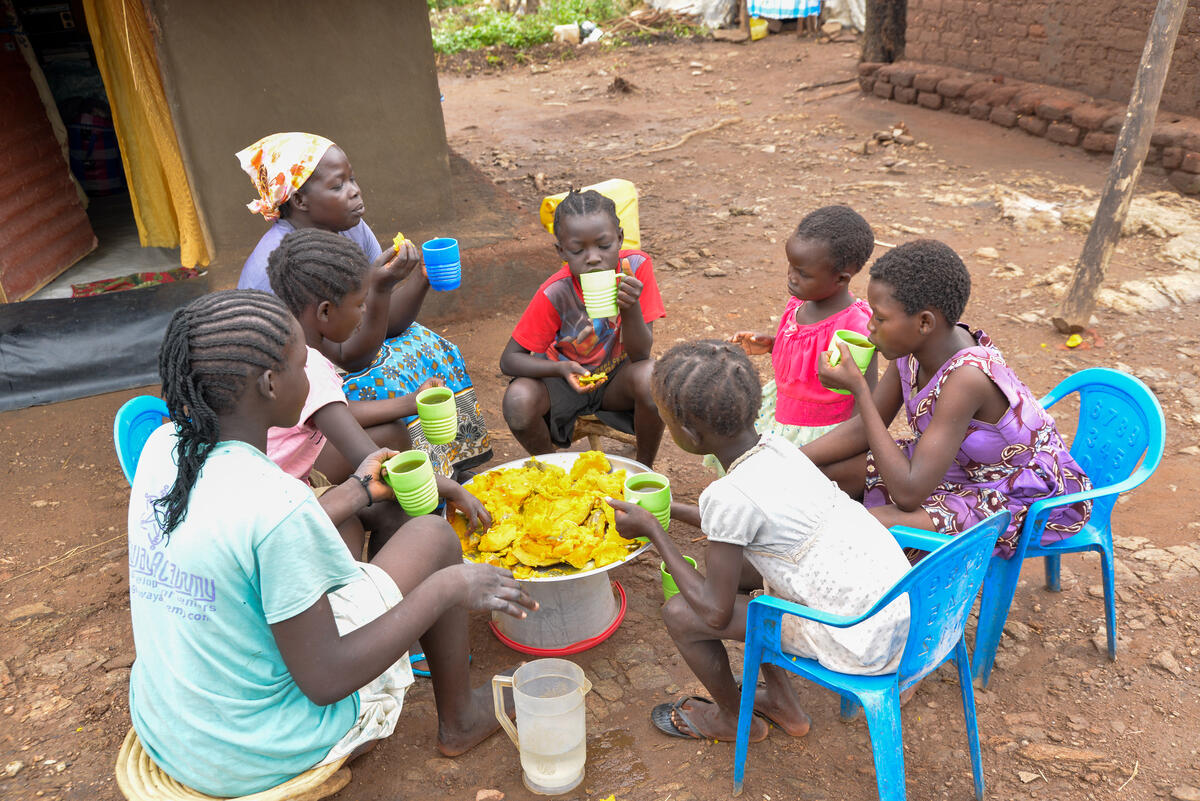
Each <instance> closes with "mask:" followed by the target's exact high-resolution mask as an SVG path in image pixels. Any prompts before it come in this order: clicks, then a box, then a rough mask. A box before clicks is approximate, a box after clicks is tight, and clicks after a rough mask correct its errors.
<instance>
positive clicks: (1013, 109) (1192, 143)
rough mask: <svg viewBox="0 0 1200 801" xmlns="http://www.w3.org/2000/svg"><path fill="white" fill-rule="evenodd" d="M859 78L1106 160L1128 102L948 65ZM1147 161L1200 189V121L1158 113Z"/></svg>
mask: <svg viewBox="0 0 1200 801" xmlns="http://www.w3.org/2000/svg"><path fill="white" fill-rule="evenodd" d="M858 83H859V86H860V87H861V88H862V90H863V91H864V92H867V93H870V94H873V95H875V96H876V97H880V98H883V99H884V100H892V101H895V102H898V103H909V104H914V105H919V106H922V107H924V108H928V109H933V110H935V111H946V112H949V113H953V114H966V115H970V116H971V117H973V118H974V119H977V120H983V121H987V122H990V123H992V124H993V125H999V126H1001V127H1004V128H1020V129H1021V130H1022V131H1024V132H1025V133H1027V134H1029V135H1030V136H1041V137H1045V138H1046V139H1049V140H1050V141H1051V142H1056V143H1057V144H1060V145H1063V146H1066V147H1081V148H1083V149H1084V150H1088V151H1091V152H1093V153H1096V154H1098V155H1102V156H1105V157H1108V158H1111V156H1109V154H1111V153H1112V152H1113V151H1114V150H1115V149H1116V143H1117V135H1118V133H1119V132H1120V130H1121V125H1122V123H1123V122H1124V120H1125V106H1124V104H1122V103H1118V102H1116V101H1114V100H1106V99H1097V98H1094V97H1091V96H1090V95H1086V94H1084V93H1082V92H1076V91H1073V90H1070V89H1063V88H1061V87H1058V86H1047V85H1046V84H1042V83H1031V82H1028V81H1018V80H1011V79H1008V78H1006V77H1004V76H1003V75H997V74H994V73H981V72H968V71H966V70H961V69H958V68H956V67H948V66H946V65H944V64H923V63H920V62H916V61H897V62H896V63H894V64H877V63H872V62H862V63H860V64H859V65H858ZM1146 163H1148V164H1156V165H1161V167H1162V168H1163V170H1164V171H1165V172H1166V174H1167V179H1168V180H1169V181H1170V182H1171V184H1172V185H1173V186H1175V188H1176V189H1178V190H1179V191H1181V192H1184V193H1186V194H1200V119H1197V118H1196V117H1188V116H1185V115H1183V114H1175V113H1172V112H1169V111H1167V112H1164V111H1162V110H1160V111H1159V114H1158V118H1157V120H1156V121H1155V124H1154V130H1153V134H1152V136H1151V138H1150V150H1149V152H1148V153H1147V154H1146Z"/></svg>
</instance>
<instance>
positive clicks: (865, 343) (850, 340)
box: [829, 328, 875, 395]
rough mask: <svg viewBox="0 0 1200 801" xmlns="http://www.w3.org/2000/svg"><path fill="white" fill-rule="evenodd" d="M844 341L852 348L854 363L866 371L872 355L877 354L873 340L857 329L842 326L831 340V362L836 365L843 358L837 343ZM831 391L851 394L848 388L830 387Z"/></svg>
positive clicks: (851, 353) (851, 354)
mask: <svg viewBox="0 0 1200 801" xmlns="http://www.w3.org/2000/svg"><path fill="white" fill-rule="evenodd" d="M839 342H844V343H845V344H846V347H848V348H849V349H850V356H851V357H852V358H853V359H854V363H855V364H857V365H858V369H859V370H860V371H862V372H864V373H865V372H866V371H867V368H868V367H869V366H870V365H871V357H872V356H874V355H875V346H874V345H872V344H871V340H869V339H867V338H866V337H864V336H863V335H862V334H860V333H858V332H857V331H848V330H846V329H844V328H840V329H838V330H837V331H834V332H833V339H831V340H830V341H829V363H830V364H832V365H834V366H836V365H837V363H838V362H840V361H841V360H842V352H841V351H840V350H838V346H837V343H839ZM829 391H830V392H836V393H837V394H839V395H849V394H850V390H848V389H830V390H829Z"/></svg>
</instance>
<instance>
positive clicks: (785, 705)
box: [754, 687, 812, 737]
mask: <svg viewBox="0 0 1200 801" xmlns="http://www.w3.org/2000/svg"><path fill="white" fill-rule="evenodd" d="M754 713H755V714H756V715H761V716H762V717H764V718H766V719H767V720H769V721H771V722H772V723H774V724H775V725H776V726H778V727H779V728H781V729H783V730H784V732H786V733H787V734H789V735H791V736H792V737H803V736H804V735H806V734H808V730H809V727H811V726H812V718H810V717H809V716H808V713H807V712H805V711H804V709H802V708H801V706H800V703H799V701H798V700H797V699H796V696H795V695H794V694H792V695H791V696H790V697H789V698H787V699H786V700H784V701H779V700H776V699H775V698H773V697H772V695H771V693H770V692H769V691H768V689H767V688H766V687H759V688H758V690H757V692H755V693H754Z"/></svg>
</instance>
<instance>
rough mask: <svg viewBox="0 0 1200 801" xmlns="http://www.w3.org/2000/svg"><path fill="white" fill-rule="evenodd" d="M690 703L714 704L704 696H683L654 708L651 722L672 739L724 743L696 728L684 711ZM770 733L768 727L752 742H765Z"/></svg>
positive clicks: (752, 739)
mask: <svg viewBox="0 0 1200 801" xmlns="http://www.w3.org/2000/svg"><path fill="white" fill-rule="evenodd" d="M688 701H696V702H699V703H703V704H711V703H713V701H712V700H711V699H709V698H704V697H703V696H699V695H685V696H681V697H680V698H678V699H676V700H675V701H674V702H673V703H670V704H659V705H658V706H656V707H654V709H652V710H650V722H651V723H653V724H654V726H655V728H657V729H658V730H659V731H661V732H662V733H663V734H666V735H669V736H671V737H680V738H683V739H685V740H713V741H715V742H722V741H720V740H718V739H717V738H715V737H710V736H708V735H707V734H705V733H704V732H702V731H701V730H700V729H699V727H697V726H696V724H695V723H693V722H692V719H691V718H689V717H688V714H687V712H685V711H684V709H683V705H684V704H686V703H687V702H688ZM675 717H678V718H679V720H682V721H683V725H685V726H687V730H686V731H685V730H683V729H681V728H679V726H677V725H676V724H675ZM769 733H770V730H769V727H768V730H767V731H764V732H763V736H762V737H757V738H755V737H751V738H750V742H752V743H757V742H761V741H762V740H765V739H766V738H767V734H769ZM723 742H731V741H723Z"/></svg>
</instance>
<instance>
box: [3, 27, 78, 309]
mask: <svg viewBox="0 0 1200 801" xmlns="http://www.w3.org/2000/svg"><path fill="white" fill-rule="evenodd" d="M95 247H96V235H95V234H94V233H93V232H92V226H91V224H90V223H89V222H88V218H87V214H86V213H85V212H84V210H83V208H82V207H81V206H80V205H79V200H78V198H77V197H76V195H75V188H74V186H72V184H71V180H70V175H69V173H68V167H67V162H66V160H65V159H64V158H63V154H62V150H61V149H60V148H59V145H58V142H57V140H55V138H54V132H53V130H51V128H50V121H49V120H47V119H46V112H45V109H44V108H43V106H42V103H41V100H40V99H39V97H38V94H37V89H36V88H35V87H34V85H33V81H32V80H31V79H30V77H29V66H28V65H27V64H26V63H25V59H24V58H23V57H22V56H21V53H20V51H18V50H17V48H16V46H15V43H14V42H13V40H12V37H11V36H9V35H7V34H0V301H9V302H11V301H16V300H23V299H24V298H27V297H29V295H31V294H33V293H34V292H35V291H37V290H38V289H39V288H40V287H42V286H43V285H45V284H46V283H47V282H49V281H50V280H51V279H53V278H54V277H55V276H57V275H58V274H60V273H61V272H62V271H63V270H65V269H67V268H68V267H70V266H71V265H72V264H74V263H75V262H76V261H78V260H79V259H81V258H82V257H83V256H85V255H87V254H88V253H90V252H91V251H92V250H93V249H94V248H95Z"/></svg>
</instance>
